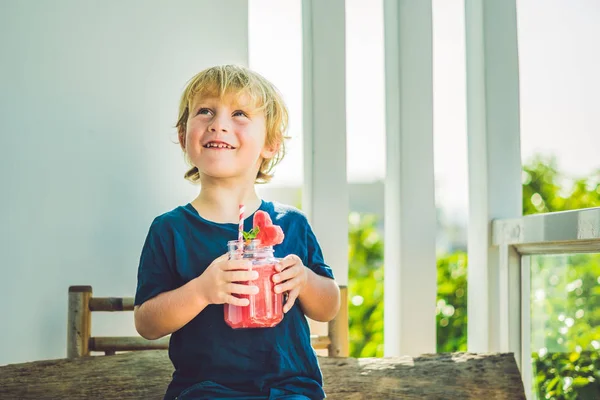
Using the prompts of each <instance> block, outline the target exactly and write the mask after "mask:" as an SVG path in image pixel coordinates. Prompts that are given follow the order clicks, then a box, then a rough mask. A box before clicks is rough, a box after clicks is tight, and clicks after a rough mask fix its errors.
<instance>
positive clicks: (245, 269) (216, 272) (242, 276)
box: [196, 254, 258, 306]
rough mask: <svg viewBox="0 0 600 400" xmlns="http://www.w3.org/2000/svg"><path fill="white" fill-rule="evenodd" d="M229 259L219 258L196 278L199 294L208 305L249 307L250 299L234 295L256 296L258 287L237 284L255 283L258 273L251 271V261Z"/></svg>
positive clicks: (225, 255)
mask: <svg viewBox="0 0 600 400" xmlns="http://www.w3.org/2000/svg"><path fill="white" fill-rule="evenodd" d="M228 258H229V256H228V255H227V254H224V255H222V256H221V257H219V258H217V259H216V260H214V261H213V262H212V263H211V264H210V265H209V266H208V268H206V270H205V271H204V272H203V273H202V275H200V276H199V277H197V278H196V283H197V288H198V294H199V296H200V297H201V298H202V299H203V300H205V301H206V302H207V303H208V304H223V303H229V304H233V305H235V306H247V305H248V304H250V302H249V300H248V299H240V298H239V297H235V296H234V294H256V293H258V287H257V286H254V285H247V284H243V283H236V282H246V281H253V280H255V279H257V278H258V272H256V271H250V268H251V267H252V264H251V263H250V261H246V260H229V259H228Z"/></svg>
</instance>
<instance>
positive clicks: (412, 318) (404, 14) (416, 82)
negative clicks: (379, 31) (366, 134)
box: [384, 0, 437, 356]
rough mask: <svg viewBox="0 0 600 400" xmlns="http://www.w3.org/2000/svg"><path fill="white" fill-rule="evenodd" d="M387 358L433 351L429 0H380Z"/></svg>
mask: <svg viewBox="0 0 600 400" xmlns="http://www.w3.org/2000/svg"><path fill="white" fill-rule="evenodd" d="M384 29H385V82H386V85H385V86H386V141H387V143H386V144H387V153H386V160H387V161H386V163H387V172H386V186H385V321H384V341H385V347H384V353H385V355H386V356H397V355H418V354H422V353H433V352H435V350H436V335H435V330H436V326H435V303H436V289H437V273H436V257H435V239H436V209H435V193H434V174H433V166H434V165H433V72H432V68H433V66H432V9H431V2H430V1H414V0H400V1H398V0H384Z"/></svg>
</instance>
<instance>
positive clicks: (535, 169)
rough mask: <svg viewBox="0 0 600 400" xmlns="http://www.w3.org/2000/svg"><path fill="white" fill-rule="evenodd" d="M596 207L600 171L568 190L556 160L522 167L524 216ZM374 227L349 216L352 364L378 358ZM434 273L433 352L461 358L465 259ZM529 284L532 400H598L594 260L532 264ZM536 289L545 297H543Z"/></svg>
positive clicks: (364, 218)
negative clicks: (359, 359) (357, 359)
mask: <svg viewBox="0 0 600 400" xmlns="http://www.w3.org/2000/svg"><path fill="white" fill-rule="evenodd" d="M565 189H568V190H565ZM594 206H600V171H598V172H596V173H595V174H592V175H591V176H590V177H589V178H588V179H579V180H575V181H571V182H569V181H568V180H567V179H566V177H564V176H563V175H562V174H560V173H559V172H558V169H557V165H556V161H555V159H554V158H548V159H543V158H541V157H537V158H535V159H534V160H533V161H532V162H530V163H528V164H527V165H525V166H524V168H523V213H524V214H526V215H527V214H535V213H544V212H556V211H564V210H571V209H580V208H586V207H594ZM377 222H378V221H377V220H376V219H375V217H373V216H370V215H358V214H355V213H353V214H351V215H350V231H349V256H350V257H349V260H350V269H349V298H350V305H349V313H350V354H351V356H353V357H380V356H382V355H383V239H382V237H381V235H380V233H379V232H378V230H377ZM437 269H438V277H437V279H438V295H437V307H436V313H437V315H436V321H437V350H438V352H453V351H465V350H466V349H467V255H466V254H465V253H463V252H457V253H453V254H447V255H442V256H440V257H439V258H438V261H437ZM531 284H532V341H533V343H532V350H533V354H532V360H533V366H534V384H535V386H534V387H535V388H536V390H535V391H536V394H537V396H538V398H540V399H548V400H550V399H556V400H558V399H567V400H570V399H575V398H578V399H579V398H580V399H600V356H599V354H598V350H599V347H600V255H585V254H577V255H571V256H561V257H558V256H537V257H534V258H533V260H532V277H531ZM537 289H540V290H543V293H544V296H541V293H542V292H540V291H538V290H537ZM535 296H538V297H535ZM540 335H541V336H540ZM536 340H537V342H536ZM540 343H541V345H540V346H537V345H538V344H540Z"/></svg>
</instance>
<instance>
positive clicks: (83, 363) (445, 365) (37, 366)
mask: <svg viewBox="0 0 600 400" xmlns="http://www.w3.org/2000/svg"><path fill="white" fill-rule="evenodd" d="M319 363H320V364H321V369H322V371H323V378H324V387H325V391H326V393H327V399H328V400H362V399H365V400H366V399H369V400H388V399H411V400H413V399H414V400H416V399H419V400H422V399H425V400H427V399H432V400H442V399H443V400H453V399H457V400H470V399H472V400H482V399H484V400H485V399H490V400H491V399H494V400H525V394H524V391H523V384H522V383H521V376H520V374H519V370H518V368H517V365H516V363H515V359H514V356H513V355H512V354H465V353H463V354H432V355H423V356H420V357H414V358H413V357H391V358H366V359H355V358H338V357H320V358H319ZM172 373H173V366H172V365H171V361H170V360H169V357H168V354H167V352H166V351H165V350H151V351H134V352H129V353H123V354H117V355H114V356H110V357H103V356H102V357H79V358H73V359H61V360H52V361H36V362H32V363H25V364H14V365H7V366H3V367H0V399H11V400H12V399H19V400H30V399H31V400H51V399H52V400H54V399H70V400H76V399H94V400H97V399H102V400H117V399H119V400H129V399H144V400H154V399H156V400H160V399H162V397H163V395H164V392H165V390H166V387H167V385H168V383H169V381H170V379H171V374H172Z"/></svg>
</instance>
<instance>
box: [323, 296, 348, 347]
mask: <svg viewBox="0 0 600 400" xmlns="http://www.w3.org/2000/svg"><path fill="white" fill-rule="evenodd" d="M340 304H341V306H340V311H339V312H338V315H336V317H335V318H334V319H333V320H331V321H330V322H329V338H330V339H331V343H330V344H329V347H328V350H329V352H328V355H329V357H348V356H349V354H350V346H349V332H348V329H349V326H348V287H346V286H340Z"/></svg>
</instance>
